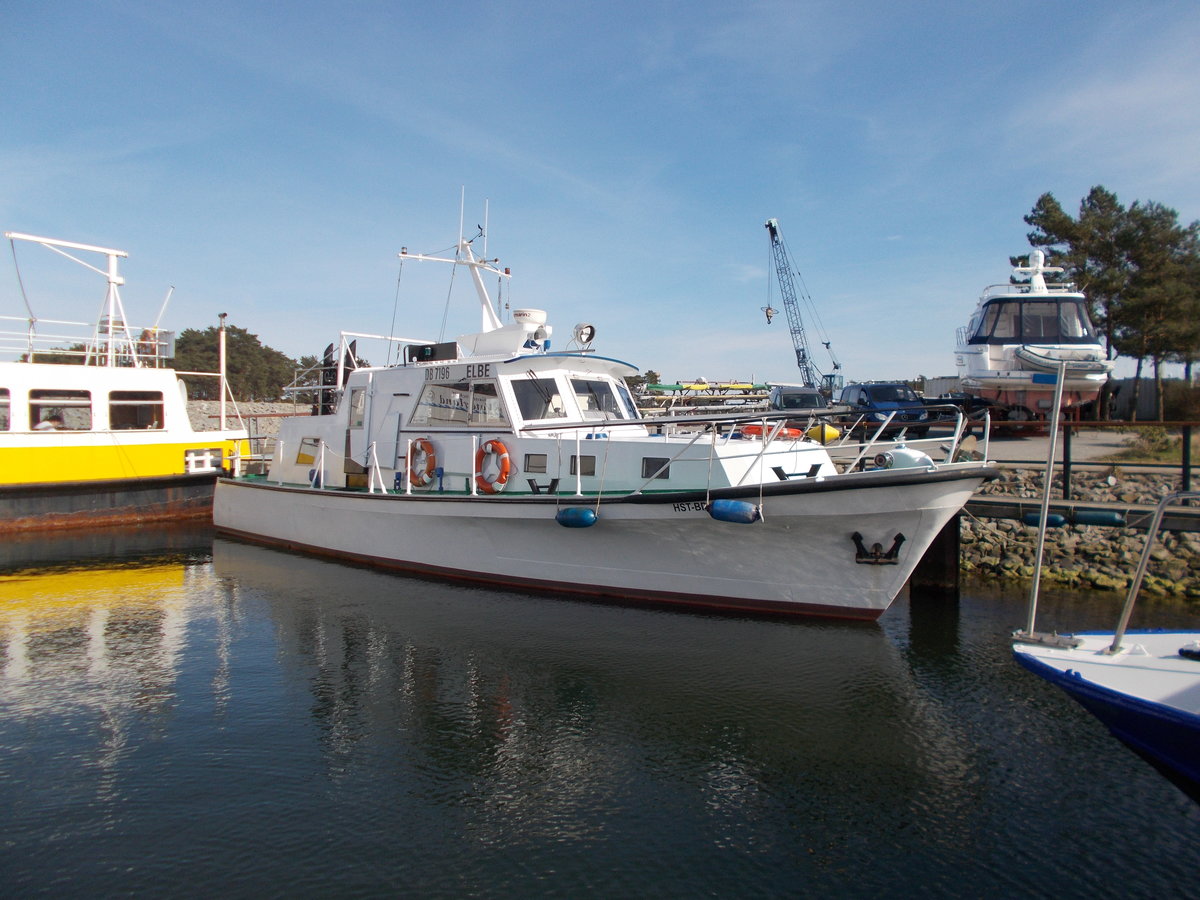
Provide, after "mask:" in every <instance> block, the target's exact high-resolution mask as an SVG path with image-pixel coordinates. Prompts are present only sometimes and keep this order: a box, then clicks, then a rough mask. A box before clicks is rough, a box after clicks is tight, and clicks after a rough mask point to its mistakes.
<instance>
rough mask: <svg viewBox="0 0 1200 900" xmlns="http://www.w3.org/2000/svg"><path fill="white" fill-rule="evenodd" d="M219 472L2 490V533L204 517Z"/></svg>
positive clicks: (207, 510)
mask: <svg viewBox="0 0 1200 900" xmlns="http://www.w3.org/2000/svg"><path fill="white" fill-rule="evenodd" d="M216 478H217V473H216V472H208V473H197V474H194V475H171V476H164V477H157V478H118V479H108V480H93V481H71V482H56V483H53V484H9V485H5V486H4V487H3V488H0V533H13V532H18V531H31V530H48V529H59V528H94V527H104V526H109V525H132V524H145V523H150V522H165V521H180V520H187V519H207V518H209V517H210V516H211V512H212V496H213V485H214V484H215V482H216Z"/></svg>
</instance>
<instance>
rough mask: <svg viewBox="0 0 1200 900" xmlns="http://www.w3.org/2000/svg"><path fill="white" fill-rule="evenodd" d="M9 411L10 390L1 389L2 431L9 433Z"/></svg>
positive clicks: (0, 411)
mask: <svg viewBox="0 0 1200 900" xmlns="http://www.w3.org/2000/svg"><path fill="white" fill-rule="evenodd" d="M8 410H9V400H8V388H0V431H8V429H9V427H10V426H9V424H8V423H9V421H10V420H9V415H8Z"/></svg>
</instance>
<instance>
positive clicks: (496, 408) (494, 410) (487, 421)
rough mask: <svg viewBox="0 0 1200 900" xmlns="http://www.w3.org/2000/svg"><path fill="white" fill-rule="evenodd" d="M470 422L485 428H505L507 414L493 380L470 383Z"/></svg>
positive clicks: (506, 425)
mask: <svg viewBox="0 0 1200 900" xmlns="http://www.w3.org/2000/svg"><path fill="white" fill-rule="evenodd" d="M471 424H472V425H478V426H481V427H487V428H507V427H508V416H506V415H505V414H504V404H503V402H501V400H500V391H499V389H498V388H497V387H496V382H494V381H474V382H472V383H471Z"/></svg>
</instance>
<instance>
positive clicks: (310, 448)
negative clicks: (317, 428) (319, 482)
mask: <svg viewBox="0 0 1200 900" xmlns="http://www.w3.org/2000/svg"><path fill="white" fill-rule="evenodd" d="M320 452H321V440H320V438H314V437H306V438H301V439H300V448H299V449H298V450H297V451H296V465H298V466H311V465H312V464H313V463H315V462H316V461H317V454H318V453H320Z"/></svg>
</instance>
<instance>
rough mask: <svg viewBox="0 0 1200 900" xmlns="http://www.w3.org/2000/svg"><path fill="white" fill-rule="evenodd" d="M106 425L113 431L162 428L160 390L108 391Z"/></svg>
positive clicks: (161, 397)
mask: <svg viewBox="0 0 1200 900" xmlns="http://www.w3.org/2000/svg"><path fill="white" fill-rule="evenodd" d="M108 427H109V428H111V429H113V430H114V431H120V430H124V429H132V428H140V429H154V428H162V427H163V395H162V391H109V393H108Z"/></svg>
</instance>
